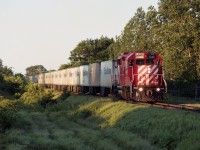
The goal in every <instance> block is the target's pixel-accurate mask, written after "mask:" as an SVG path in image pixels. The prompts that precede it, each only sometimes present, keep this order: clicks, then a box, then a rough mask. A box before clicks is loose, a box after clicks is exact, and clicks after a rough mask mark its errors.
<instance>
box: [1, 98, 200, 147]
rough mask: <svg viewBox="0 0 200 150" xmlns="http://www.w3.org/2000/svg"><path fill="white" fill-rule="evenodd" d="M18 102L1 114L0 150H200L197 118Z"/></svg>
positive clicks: (101, 102)
mask: <svg viewBox="0 0 200 150" xmlns="http://www.w3.org/2000/svg"><path fill="white" fill-rule="evenodd" d="M44 100H45V99H44ZM2 101H4V100H2ZM2 101H1V102H2ZM8 101H9V100H7V99H6V102H7V103H8ZM19 101H20V100H19ZM19 101H13V100H11V103H12V105H4V108H2V109H1V110H0V111H1V113H0V114H1V117H4V118H5V120H7V123H8V125H9V126H8V128H2V127H3V126H2V125H3V124H4V122H0V124H1V126H0V127H1V132H0V138H1V141H0V149H1V148H5V149H6V148H7V149H29V150H30V149H52V150H53V149H59V150H60V149H81V150H83V149H200V145H199V142H198V141H199V140H200V134H199V133H200V116H199V114H198V113H192V112H186V111H178V110H163V109H159V108H152V107H147V106H139V105H136V104H132V105H131V104H128V103H124V102H119V101H113V100H112V99H111V98H99V97H92V96H78V95H73V96H70V97H68V98H66V99H65V100H64V99H63V98H61V97H57V99H56V101H57V103H53V104H47V105H46V107H43V105H41V99H39V101H38V102H37V103H34V104H31V105H30V104H27V103H22V102H19ZM1 102H0V103H1ZM34 102H35V101H34ZM4 103H5V101H4ZM13 103H14V104H13ZM2 112H4V113H2ZM3 115H4V116H3ZM10 117H11V118H12V120H13V121H11V118H10ZM9 118H10V119H9ZM9 120H10V122H9Z"/></svg>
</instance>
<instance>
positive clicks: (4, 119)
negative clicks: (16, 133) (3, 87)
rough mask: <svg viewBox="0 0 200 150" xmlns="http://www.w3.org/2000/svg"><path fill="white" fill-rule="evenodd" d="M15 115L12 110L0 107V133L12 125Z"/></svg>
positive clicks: (15, 118)
mask: <svg viewBox="0 0 200 150" xmlns="http://www.w3.org/2000/svg"><path fill="white" fill-rule="evenodd" d="M16 120H17V117H16V115H15V113H14V111H13V110H11V109H6V108H2V107H0V133H3V132H5V130H7V129H10V128H11V127H12V126H14V124H15V122H16Z"/></svg>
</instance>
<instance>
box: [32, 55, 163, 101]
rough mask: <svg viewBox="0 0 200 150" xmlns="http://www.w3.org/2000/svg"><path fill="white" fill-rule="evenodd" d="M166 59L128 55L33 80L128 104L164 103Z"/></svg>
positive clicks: (55, 72)
mask: <svg viewBox="0 0 200 150" xmlns="http://www.w3.org/2000/svg"><path fill="white" fill-rule="evenodd" d="M162 64H163V60H162V57H161V56H160V55H158V54H156V53H150V52H124V53H122V54H121V56H119V57H118V59H117V60H111V61H103V62H99V63H93V64H89V65H82V66H79V67H74V68H67V69H63V70H58V71H53V72H47V73H42V74H39V75H38V76H35V77H33V76H32V77H30V80H32V82H35V83H38V84H41V85H43V86H45V87H48V88H54V89H57V90H64V89H65V90H67V91H69V92H75V93H88V94H92V95H95V94H97V93H99V94H100V95H101V96H107V95H108V94H113V95H114V94H117V95H120V96H121V97H123V98H124V99H127V100H135V101H162V100H163V99H164V94H165V93H166V91H167V85H166V82H165V79H164V73H163V65H162Z"/></svg>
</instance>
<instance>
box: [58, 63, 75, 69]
mask: <svg viewBox="0 0 200 150" xmlns="http://www.w3.org/2000/svg"><path fill="white" fill-rule="evenodd" d="M71 66H72V64H71V63H68V64H61V65H60V67H59V69H58V70H63V69H67V68H70V67H71Z"/></svg>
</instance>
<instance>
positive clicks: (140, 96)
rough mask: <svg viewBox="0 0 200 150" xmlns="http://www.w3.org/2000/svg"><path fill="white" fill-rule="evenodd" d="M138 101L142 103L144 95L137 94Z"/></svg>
mask: <svg viewBox="0 0 200 150" xmlns="http://www.w3.org/2000/svg"><path fill="white" fill-rule="evenodd" d="M136 101H138V102H139V101H142V94H140V93H138V92H137V93H136Z"/></svg>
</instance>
